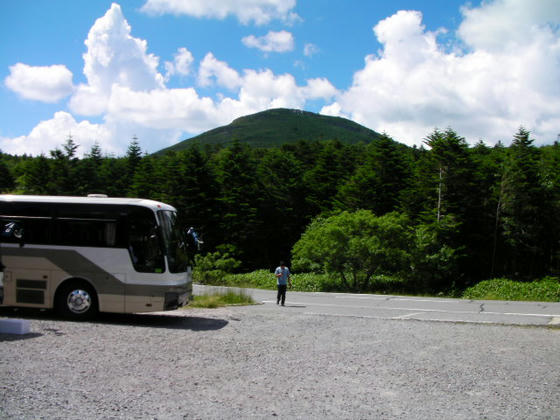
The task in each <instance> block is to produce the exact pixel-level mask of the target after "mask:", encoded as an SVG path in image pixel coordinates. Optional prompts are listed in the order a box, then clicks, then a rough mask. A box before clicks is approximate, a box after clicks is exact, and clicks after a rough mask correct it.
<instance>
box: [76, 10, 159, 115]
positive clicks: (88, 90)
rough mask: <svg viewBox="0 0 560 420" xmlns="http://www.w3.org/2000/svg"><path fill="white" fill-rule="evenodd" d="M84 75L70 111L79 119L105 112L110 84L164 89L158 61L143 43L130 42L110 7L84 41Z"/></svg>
mask: <svg viewBox="0 0 560 420" xmlns="http://www.w3.org/2000/svg"><path fill="white" fill-rule="evenodd" d="M85 45H86V46H87V51H86V52H85V53H84V55H83V58H84V74H85V76H86V78H87V84H81V85H79V86H78V88H77V92H76V93H75V94H74V96H73V97H72V99H71V101H70V109H71V110H72V111H74V112H76V113H78V114H81V115H99V114H101V113H103V112H104V111H105V110H106V107H107V104H108V101H109V98H110V96H111V90H112V87H113V85H114V84H117V85H119V86H126V87H129V88H131V89H135V90H150V89H155V88H163V87H164V77H163V76H162V75H161V74H160V73H159V72H158V70H157V67H158V64H159V58H158V57H156V56H155V55H153V54H149V53H147V42H146V41H145V40H142V39H138V38H134V37H133V36H132V35H131V28H130V25H129V24H128V22H127V21H126V19H125V18H124V16H123V14H122V11H121V8H120V6H119V5H118V4H116V3H113V4H112V5H111V8H110V9H109V10H108V11H107V13H105V15H104V16H103V17H101V18H99V19H97V20H96V21H95V23H94V25H93V26H92V28H91V29H90V31H89V34H88V37H87V39H86V41H85Z"/></svg>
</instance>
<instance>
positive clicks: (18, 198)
mask: <svg viewBox="0 0 560 420" xmlns="http://www.w3.org/2000/svg"><path fill="white" fill-rule="evenodd" d="M0 201H4V202H25V203H68V204H93V205H95V204H113V205H119V204H120V205H130V206H140V207H147V208H150V209H152V210H171V211H175V210H176V209H175V208H174V207H172V206H170V205H169V204H165V203H161V202H159V201H154V200H146V199H143V198H116V197H105V196H102V195H92V196H89V197H65V196H55V195H10V194H0Z"/></svg>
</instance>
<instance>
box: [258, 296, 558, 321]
mask: <svg viewBox="0 0 560 420" xmlns="http://www.w3.org/2000/svg"><path fill="white" fill-rule="evenodd" d="M262 302H263V303H274V302H275V301H272V300H263V301H262ZM438 302H439V301H438ZM290 303H291V304H292V305H294V306H295V305H297V306H320V307H327V308H346V309H378V310H389V311H407V312H419V313H428V312H431V313H448V314H470V315H508V316H527V317H538V318H553V319H554V318H560V315H557V314H530V313H529V314H527V313H519V312H494V311H480V310H478V308H479V306H478V305H476V308H477V310H472V311H455V310H446V309H426V308H406V307H400V306H359V305H358V306H357V305H338V304H330V303H314V302H293V301H291V302H290Z"/></svg>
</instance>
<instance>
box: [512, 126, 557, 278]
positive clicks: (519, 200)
mask: <svg viewBox="0 0 560 420" xmlns="http://www.w3.org/2000/svg"><path fill="white" fill-rule="evenodd" d="M529 136H530V133H529V132H528V131H527V130H525V129H524V128H523V127H521V128H520V129H519V131H518V132H517V134H516V135H515V136H514V139H513V142H512V145H511V147H510V148H509V152H508V156H507V160H506V164H505V172H504V179H503V187H502V188H503V193H502V203H501V212H502V215H503V216H502V229H503V235H504V238H505V241H506V244H507V246H508V248H509V266H510V270H511V272H513V273H514V274H518V275H522V276H523V275H526V276H529V277H533V276H538V275H541V274H543V273H544V272H545V271H546V268H547V267H548V264H549V262H550V261H549V258H550V255H549V254H550V250H549V247H550V244H549V238H548V234H547V233H548V232H546V227H547V225H548V221H547V220H546V217H545V215H546V214H547V211H546V208H547V206H548V205H549V204H550V203H548V202H547V200H546V198H547V195H546V194H545V190H544V188H543V185H542V184H541V178H540V174H539V163H540V158H541V156H540V152H539V150H538V149H537V148H535V146H533V140H532V139H530V138H529Z"/></svg>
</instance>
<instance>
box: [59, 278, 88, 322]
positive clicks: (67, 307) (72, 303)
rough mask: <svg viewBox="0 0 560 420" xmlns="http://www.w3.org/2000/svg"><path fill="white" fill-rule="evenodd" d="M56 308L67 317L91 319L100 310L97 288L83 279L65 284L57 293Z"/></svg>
mask: <svg viewBox="0 0 560 420" xmlns="http://www.w3.org/2000/svg"><path fill="white" fill-rule="evenodd" d="M55 309H56V311H57V312H58V313H59V314H60V315H62V316H64V317H66V318H74V319H90V318H91V317H93V316H94V315H96V314H97V311H98V306H97V295H96V294H95V290H93V288H92V287H91V286H90V285H89V284H87V283H85V282H82V281H72V282H70V283H67V284H64V285H63V286H62V288H61V289H60V290H59V291H58V293H57V295H56V302H55Z"/></svg>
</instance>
